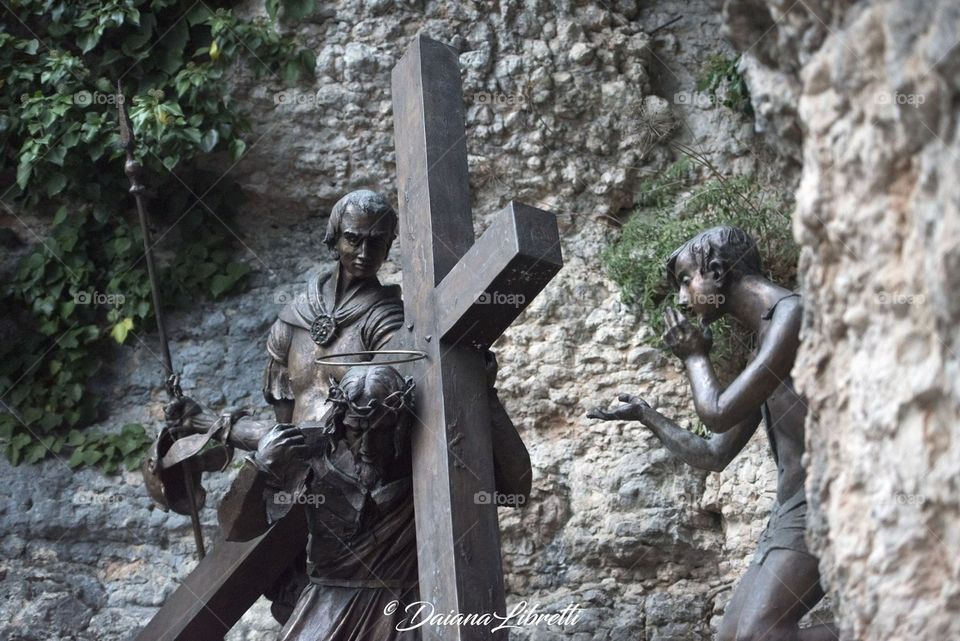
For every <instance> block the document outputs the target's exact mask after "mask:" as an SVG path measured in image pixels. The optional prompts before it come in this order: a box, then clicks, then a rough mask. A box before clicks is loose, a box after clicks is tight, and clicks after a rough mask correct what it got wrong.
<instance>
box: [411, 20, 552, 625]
mask: <svg viewBox="0 0 960 641" xmlns="http://www.w3.org/2000/svg"><path fill="white" fill-rule="evenodd" d="M393 119H394V138H395V143H396V150H397V193H398V198H399V204H400V250H401V266H402V270H403V314H404V321H405V328H404V329H402V330H400V332H398V334H397V335H396V336H395V337H394V343H395V346H397V347H401V346H402V347H405V348H408V349H409V348H413V349H417V350H421V351H423V352H426V354H427V358H426V360H424V361H420V362H418V363H416V365H415V366H414V367H411V368H410V372H411V373H412V374H413V375H414V377H415V379H416V381H417V397H416V399H415V400H416V414H417V416H418V418H419V419H420V425H419V429H417V430H415V431H414V434H413V491H414V506H415V509H416V523H417V551H418V554H417V557H418V562H419V567H420V597H421V599H422V600H425V601H429V602H430V603H431V604H432V605H433V607H434V608H435V611H436V612H437V613H440V614H448V613H450V612H458V613H460V614H463V615H469V614H485V613H493V612H497V613H501V614H502V613H503V611H504V592H503V569H502V567H501V560H500V533H499V528H498V524H497V507H496V505H494V502H492V501H487V502H483V501H478V500H477V498H476V497H477V496H478V495H479V493H482V492H485V493H487V496H492V494H493V492H494V477H493V455H492V444H491V438H490V416H489V412H488V405H487V393H488V388H487V378H486V372H485V367H484V355H483V352H482V351H481V349H479V348H483V347H487V346H489V345H490V344H491V343H493V341H495V340H496V339H497V338H498V337H499V336H500V334H501V333H503V331H504V330H505V329H506V328H507V327H509V325H510V324H511V323H512V322H513V320H514V319H515V318H516V317H517V316H518V315H519V314H520V312H522V311H523V309H524V307H525V306H526V305H527V304H528V303H529V302H530V301H532V300H533V298H534V297H535V296H536V295H537V294H538V293H539V292H540V291H541V290H542V289H543V287H544V286H545V285H546V284H547V283H548V282H549V281H550V279H551V278H552V277H553V276H554V274H556V273H557V271H559V269H560V267H561V265H562V258H561V256H560V240H559V235H558V232H557V222H556V218H555V217H554V216H553V215H552V214H550V213H547V212H545V211H541V210H539V209H535V208H533V207H528V206H526V205H522V204H519V203H510V204H509V205H507V207H506V208H505V209H503V210H502V211H500V212H499V213H498V214H497V215H496V216H495V218H494V220H493V222H492V223H491V225H490V227H489V228H488V229H487V230H486V232H485V233H484V234H483V235H482V236H481V237H480V238H479V239H478V240H477V241H476V242H474V235H473V217H472V215H471V213H470V185H469V177H468V173H467V147H466V131H465V129H464V110H463V90H462V87H461V82H460V65H459V60H458V56H457V52H456V51H455V50H453V49H452V48H450V47H448V46H447V45H444V44H441V43H439V42H437V41H435V40H431V39H429V38H427V37H425V36H423V35H420V36H417V38H416V40H415V41H414V42H413V44H412V45H411V46H410V47H409V48H408V49H407V51H406V53H404V55H403V57H402V58H401V59H400V62H399V63H397V66H396V67H395V68H394V70H393ZM492 636H493V635H492V634H491V633H490V631H489V630H488V629H486V628H483V627H481V626H463V627H462V628H457V627H456V626H440V627H436V628H431V629H430V630H429V632H427V634H425V637H426V638H429V639H434V638H439V639H443V640H444V641H447V640H454V639H457V640H461V639H463V640H466V639H489V638H492Z"/></svg>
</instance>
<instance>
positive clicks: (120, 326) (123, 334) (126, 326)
mask: <svg viewBox="0 0 960 641" xmlns="http://www.w3.org/2000/svg"><path fill="white" fill-rule="evenodd" d="M132 329H133V319H132V318H129V317H128V318H124V319H123V320H122V321H120V322H119V323H117V324H116V325H114V326H113V329H112V330H110V335H111V336H112V337H113V340H115V341H117V342H118V343H120V344H121V345H122V344H123V342H124V341H125V340H127V335H128V334H129V333H130V330H132Z"/></svg>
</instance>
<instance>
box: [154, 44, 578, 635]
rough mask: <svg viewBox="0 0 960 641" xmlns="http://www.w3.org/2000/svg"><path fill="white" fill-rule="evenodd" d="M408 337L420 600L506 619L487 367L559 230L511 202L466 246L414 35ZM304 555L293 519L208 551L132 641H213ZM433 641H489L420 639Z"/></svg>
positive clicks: (446, 120) (458, 128) (456, 183)
mask: <svg viewBox="0 0 960 641" xmlns="http://www.w3.org/2000/svg"><path fill="white" fill-rule="evenodd" d="M393 110H394V125H395V136H396V149H397V174H398V178H397V186H398V193H399V200H400V250H401V264H402V268H403V300H404V320H405V327H404V328H402V329H401V330H399V331H398V333H397V334H396V335H395V336H394V338H393V340H392V341H391V343H392V344H391V345H390V347H393V348H398V347H400V348H404V349H417V350H421V351H423V352H425V353H426V354H427V358H426V359H425V360H422V361H418V362H416V363H413V364H411V365H409V366H407V372H408V373H409V374H410V375H412V376H413V377H414V378H415V379H416V382H417V387H416V389H417V397H416V413H417V416H418V418H419V420H420V425H419V429H416V430H414V434H413V465H414V474H413V485H414V505H415V509H416V519H417V523H416V525H417V546H418V555H417V556H418V561H419V567H420V597H421V599H422V600H425V601H429V602H430V603H431V604H432V605H433V606H434V608H435V612H436V613H438V614H443V615H447V614H449V613H450V612H458V613H461V614H463V615H469V614H487V613H493V612H497V613H503V611H504V592H503V570H502V567H501V560H500V533H499V528H498V525H497V508H496V506H495V505H494V504H493V502H492V501H488V502H478V501H477V500H476V497H477V496H478V493H480V492H486V493H487V496H492V495H493V492H494V481H493V456H492V452H493V450H492V444H491V439H490V417H489V413H488V406H487V382H486V371H485V364H484V355H483V352H482V351H481V349H479V348H483V347H487V346H489V345H490V344H491V343H493V341H495V340H496V339H497V337H499V336H500V334H501V333H503V331H504V330H505V329H506V328H507V327H508V326H509V325H510V323H512V322H513V320H514V319H515V318H516V317H517V316H518V315H519V314H520V312H522V311H523V309H524V307H526V305H527V304H528V303H529V302H530V301H532V300H533V298H534V297H535V296H536V295H537V294H538V293H539V292H540V291H541V290H542V289H543V287H544V286H545V285H546V284H547V282H549V281H550V279H551V278H552V277H553V275H554V274H556V273H557V271H559V269H560V267H561V265H562V259H561V256H560V241H559V237H558V232H557V224H556V219H555V217H554V216H553V215H552V214H549V213H547V212H545V211H541V210H539V209H535V208H533V207H528V206H526V205H522V204H519V203H510V204H509V205H507V207H506V208H505V209H503V210H502V211H501V212H499V213H498V214H497V215H496V216H495V218H494V220H493V222H492V223H491V225H490V226H489V228H488V229H487V230H486V232H485V233H484V234H483V236H481V237H480V239H479V240H477V241H476V242H474V235H473V218H472V216H471V213H470V186H469V180H468V175H467V150H466V132H465V130H464V111H463V95H462V86H461V82H460V66H459V63H458V58H457V53H456V52H455V51H454V50H453V49H451V48H450V47H448V46H446V45H444V44H441V43H439V42H437V41H435V40H431V39H429V38H426V37H424V36H422V35H421V36H418V37H417V38H416V40H415V41H414V43H413V44H412V45H411V46H410V47H409V48H408V49H407V51H406V53H405V54H404V56H403V58H402V59H401V60H400V62H399V63H398V64H397V66H396V68H395V69H394V71H393ZM305 546H306V523H305V520H304V517H303V514H302V512H301V511H300V510H294V512H292V513H291V514H290V515H288V516H287V517H285V518H284V519H282V520H281V521H280V522H279V523H277V524H276V525H275V526H274V527H273V528H272V529H270V530H269V531H268V532H266V533H265V534H264V535H263V536H261V537H259V538H257V539H254V540H253V541H248V542H243V543H241V542H232V541H226V540H223V538H222V536H221V537H218V538H217V540H216V541H215V542H214V543H213V545H212V546H211V550H210V552H209V554H208V555H207V556H206V557H205V558H204V559H203V561H201V562H200V563H199V564H198V565H197V567H196V568H195V569H194V570H193V571H192V572H191V573H190V575H189V576H188V577H187V578H186V579H185V580H184V581H183V583H182V584H181V585H180V587H179V588H178V589H177V590H176V591H175V592H174V593H173V594H172V595H171V596H170V598H168V599H167V601H166V602H165V603H164V605H163V607H162V608H161V609H160V611H159V612H158V613H157V614H156V615H155V616H154V617H153V619H151V621H150V622H149V623H148V624H147V625H146V626H145V627H144V628H143V629H142V630H141V631H140V633H139V634H138V635H137V637H136V641H198V640H203V641H215V640H216V639H221V638H222V637H223V635H224V634H225V633H226V632H227V631H228V630H229V629H230V628H231V627H232V626H233V625H234V623H236V621H237V620H239V618H240V617H241V616H242V615H243V613H244V612H246V610H247V609H248V608H249V607H250V606H251V605H252V604H253V602H254V601H255V600H256V599H257V598H259V596H260V595H261V594H262V592H263V590H264V589H266V588H267V587H269V585H270V584H271V583H272V582H273V581H274V580H275V578H276V577H277V576H278V575H279V574H280V572H281V571H282V570H283V569H284V568H286V567H287V565H288V564H289V563H290V562H291V561H292V560H293V558H294V557H295V556H296V555H297V554H298V553H299V552H301V551H302V550H303V549H304V548H305ZM421 633H422V635H423V637H424V638H425V639H427V640H429V641H432V640H433V639H442V641H451V640H454V639H456V640H464V641H465V640H468V639H469V640H474V639H489V638H492V637H493V635H492V634H491V632H490V630H489V629H488V628H485V627H481V626H463V627H462V628H458V627H457V626H436V627H427V628H422V629H421Z"/></svg>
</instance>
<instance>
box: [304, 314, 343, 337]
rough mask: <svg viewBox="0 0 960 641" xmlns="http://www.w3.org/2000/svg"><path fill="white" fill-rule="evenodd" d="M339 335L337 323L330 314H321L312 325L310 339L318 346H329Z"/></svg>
mask: <svg viewBox="0 0 960 641" xmlns="http://www.w3.org/2000/svg"><path fill="white" fill-rule="evenodd" d="M336 333H337V322H336V321H335V320H334V319H333V316H331V315H329V314H320V315H319V316H317V317H316V318H315V319H313V323H311V325H310V337H311V338H313V342H314V343H316V344H317V345H329V344H330V343H331V342H332V341H333V337H334V336H335V335H336Z"/></svg>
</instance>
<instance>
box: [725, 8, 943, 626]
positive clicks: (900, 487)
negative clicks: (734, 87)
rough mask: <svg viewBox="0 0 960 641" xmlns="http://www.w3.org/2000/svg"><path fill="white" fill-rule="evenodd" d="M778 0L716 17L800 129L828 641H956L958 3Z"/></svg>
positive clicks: (812, 490) (813, 495)
mask: <svg viewBox="0 0 960 641" xmlns="http://www.w3.org/2000/svg"><path fill="white" fill-rule="evenodd" d="M789 5H790V3H789V2H730V3H728V6H727V16H728V18H727V19H728V21H729V24H730V26H731V28H732V30H733V31H734V33H735V38H734V39H735V40H736V41H737V43H738V44H739V45H743V44H744V43H749V42H750V41H751V39H752V38H754V37H756V38H759V37H760V33H758V30H759V29H761V28H764V25H767V26H766V28H770V29H772V33H771V34H770V35H768V36H767V37H765V38H763V42H764V43H765V44H762V45H758V46H757V47H755V48H754V49H753V50H751V53H750V56H751V57H752V58H753V59H752V60H751V61H750V68H752V69H754V70H755V73H754V74H753V75H752V76H751V87H752V88H755V87H758V86H761V85H763V84H769V79H770V78H773V77H780V76H781V75H784V74H785V75H786V76H787V77H789V82H787V83H786V86H788V87H789V88H790V90H789V93H788V94H787V96H788V97H789V102H790V103H791V105H792V107H793V109H795V111H796V114H797V116H798V117H799V124H800V128H801V131H802V142H803V152H802V158H801V159H802V163H803V174H802V180H801V183H800V187H799V190H798V192H797V211H796V216H795V230H796V235H797V237H798V239H799V240H800V241H801V243H802V245H803V256H802V259H801V274H802V283H803V288H804V294H805V301H806V305H805V314H806V315H805V323H804V330H803V348H802V351H801V355H800V358H799V361H798V363H797V367H796V370H795V372H796V375H797V380H798V381H799V383H800V385H801V386H802V388H803V391H804V393H805V394H806V395H807V398H808V400H809V403H810V410H811V411H810V415H809V418H808V431H807V447H808V452H809V469H810V475H809V477H808V478H809V482H808V488H807V493H808V495H809V497H810V499H811V504H812V506H813V512H812V513H813V519H812V524H811V525H812V527H811V531H810V535H811V538H812V543H813V545H814V548H815V549H816V550H818V551H819V553H820V554H821V555H822V563H821V566H822V568H823V569H824V572H825V578H826V580H827V582H828V584H829V585H830V588H831V591H832V592H833V593H834V594H836V595H837V603H838V606H839V615H840V621H841V623H842V625H843V629H844V634H845V638H850V639H864V640H877V641H879V640H886V639H952V638H957V637H958V635H960V616H958V612H960V564H958V560H957V555H956V550H957V547H958V544H960V538H958V537H960V534H958V528H957V525H958V522H960V499H958V493H957V490H958V488H957V478H958V474H960V442H958V439H957V424H958V419H960V387H958V384H957V380H958V377H957V373H958V368H960V356H958V347H957V342H958V338H960V334H958V329H957V328H958V321H960V305H958V303H957V300H958V297H957V292H958V285H960V281H958V265H960V249H958V247H960V211H958V203H960V191H958V182H957V180H956V176H957V175H958V170H960V153H958V152H960V140H958V133H957V132H958V129H957V116H958V110H957V105H958V98H960V47H958V46H957V39H958V37H960V6H958V5H957V3H956V2H922V1H916V2H906V1H903V2H873V3H867V2H861V3H850V2H819V3H807V2H804V3H800V5H796V6H795V8H793V9H787V7H788V6H789ZM748 13H753V15H754V16H755V17H754V18H753V19H752V21H750V22H749V23H748V22H745V19H744V18H737V19H734V16H745V15H746V14H748ZM768 18H769V19H768ZM774 22H776V25H775V26H772V27H770V26H769V25H771V24H773V23H774ZM758 78H766V79H764V80H759V81H758V82H754V80H756V79H758ZM768 100H769V101H770V102H771V103H772V102H775V101H776V100H777V97H776V96H773V95H771V96H769V97H768ZM783 109H784V110H786V109H787V107H784V108H783ZM774 111H776V110H774ZM789 120H790V118H789V117H787V118H786V119H785V121H789Z"/></svg>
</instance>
